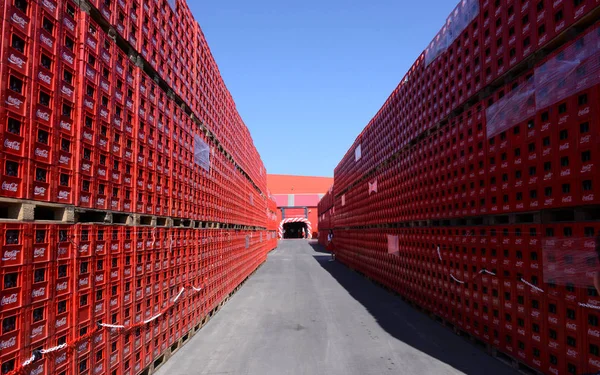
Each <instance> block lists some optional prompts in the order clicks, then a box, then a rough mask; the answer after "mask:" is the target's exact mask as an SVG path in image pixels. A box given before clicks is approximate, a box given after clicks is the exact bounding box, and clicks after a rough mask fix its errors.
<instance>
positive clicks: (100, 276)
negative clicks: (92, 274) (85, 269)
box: [96, 274, 104, 282]
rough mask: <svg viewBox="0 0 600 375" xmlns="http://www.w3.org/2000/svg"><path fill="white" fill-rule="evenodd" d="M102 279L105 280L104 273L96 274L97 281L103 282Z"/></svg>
mask: <svg viewBox="0 0 600 375" xmlns="http://www.w3.org/2000/svg"><path fill="white" fill-rule="evenodd" d="M102 281H104V275H103V274H99V275H96V282H102Z"/></svg>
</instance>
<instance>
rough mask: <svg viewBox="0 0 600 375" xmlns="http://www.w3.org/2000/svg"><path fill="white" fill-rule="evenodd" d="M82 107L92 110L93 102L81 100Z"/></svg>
mask: <svg viewBox="0 0 600 375" xmlns="http://www.w3.org/2000/svg"><path fill="white" fill-rule="evenodd" d="M83 105H85V106H86V107H88V108H89V109H94V102H92V101H91V100H88V99H84V100H83Z"/></svg>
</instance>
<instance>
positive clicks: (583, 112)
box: [577, 107, 590, 116]
mask: <svg viewBox="0 0 600 375" xmlns="http://www.w3.org/2000/svg"><path fill="white" fill-rule="evenodd" d="M589 113H590V107H585V108H584V109H580V110H579V112H578V113H577V115H579V116H585V115H587V114H589Z"/></svg>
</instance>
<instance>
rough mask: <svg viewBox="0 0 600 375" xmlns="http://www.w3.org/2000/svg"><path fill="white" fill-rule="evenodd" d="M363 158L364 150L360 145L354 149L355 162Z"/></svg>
mask: <svg viewBox="0 0 600 375" xmlns="http://www.w3.org/2000/svg"><path fill="white" fill-rule="evenodd" d="M361 157H362V150H361V145H360V144H359V145H358V146H356V148H355V149H354V161H359V160H360V158H361Z"/></svg>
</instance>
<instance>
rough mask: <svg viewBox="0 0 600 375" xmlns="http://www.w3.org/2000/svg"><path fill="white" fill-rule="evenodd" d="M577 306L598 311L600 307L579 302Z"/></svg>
mask: <svg viewBox="0 0 600 375" xmlns="http://www.w3.org/2000/svg"><path fill="white" fill-rule="evenodd" d="M579 306H581V307H587V308H588V309H594V310H600V306H596V305H590V304H588V303H581V302H579Z"/></svg>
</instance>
